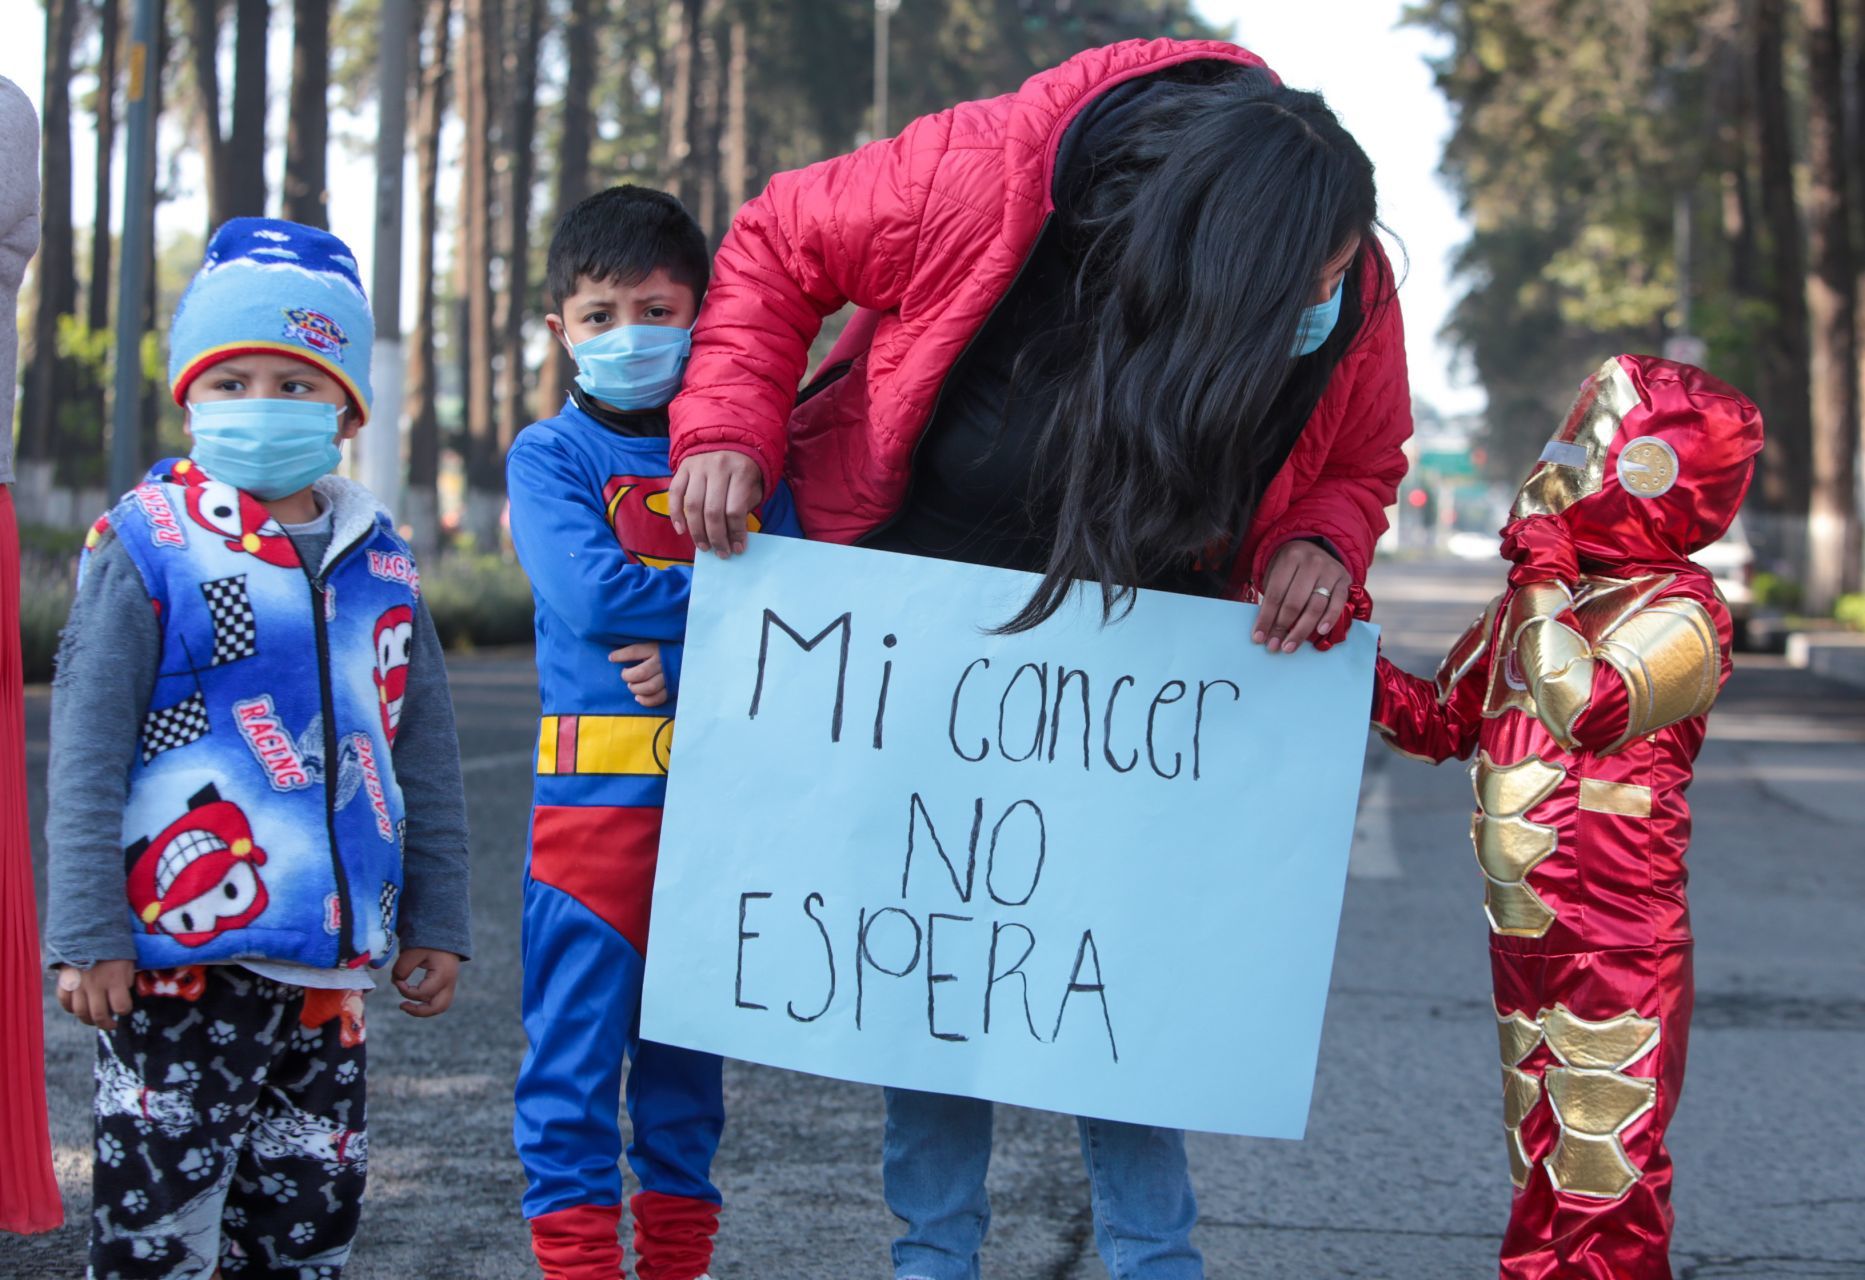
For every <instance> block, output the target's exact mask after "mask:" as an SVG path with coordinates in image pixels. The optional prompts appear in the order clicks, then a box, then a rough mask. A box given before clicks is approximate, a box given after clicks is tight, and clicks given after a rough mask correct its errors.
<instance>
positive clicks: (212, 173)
mask: <svg viewBox="0 0 1865 1280" xmlns="http://www.w3.org/2000/svg"><path fill="white" fill-rule="evenodd" d="M188 18H189V24H188V47H189V54H190V56H191V59H192V62H193V70H194V103H195V131H196V133H197V134H198V135H199V138H200V146H201V161H202V164H203V165H204V167H205V168H206V170H207V183H206V185H207V231H208V234H209V235H212V234H213V230H214V228H215V227H217V226H219V225H220V224H221V223H223V222H225V221H226V220H227V173H228V170H227V146H226V140H225V138H224V136H223V135H222V133H221V131H220V0H191V3H190V4H189V5H188Z"/></svg>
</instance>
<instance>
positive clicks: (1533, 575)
mask: <svg viewBox="0 0 1865 1280" xmlns="http://www.w3.org/2000/svg"><path fill="white" fill-rule="evenodd" d="M1502 558H1503V559H1504V560H1507V561H1509V562H1510V568H1509V585H1510V586H1512V587H1525V586H1527V585H1528V584H1529V583H1531V582H1565V583H1566V584H1567V585H1568V586H1570V587H1571V586H1573V584H1574V579H1576V578H1578V577H1579V576H1580V552H1579V551H1578V550H1577V549H1576V548H1575V547H1574V536H1573V535H1572V534H1571V533H1569V532H1567V526H1566V525H1564V524H1562V523H1561V522H1560V520H1558V519H1557V518H1555V517H1554V516H1529V517H1528V518H1527V519H1525V520H1512V521H1510V522H1509V524H1508V525H1506V526H1504V528H1503V531H1502Z"/></svg>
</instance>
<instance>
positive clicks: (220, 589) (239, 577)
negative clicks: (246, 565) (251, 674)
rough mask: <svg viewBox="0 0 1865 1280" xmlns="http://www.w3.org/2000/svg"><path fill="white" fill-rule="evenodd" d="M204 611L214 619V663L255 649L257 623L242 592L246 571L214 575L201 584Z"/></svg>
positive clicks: (233, 658) (235, 659)
mask: <svg viewBox="0 0 1865 1280" xmlns="http://www.w3.org/2000/svg"><path fill="white" fill-rule="evenodd" d="M201 594H202V595H203V596H205V597H207V611H208V613H209V614H211V615H212V616H213V619H214V665H215V666H216V667H218V666H223V665H225V664H226V663H229V662H238V661H239V660H240V659H241V658H250V657H252V656H253V655H254V654H255V653H257V652H259V646H258V644H257V643H256V639H257V635H258V626H257V623H256V621H255V619H254V617H253V602H252V600H251V598H250V597H249V596H247V594H246V575H245V574H243V573H240V574H235V575H234V576H233V577H231V578H215V579H214V580H213V581H212V582H203V583H202V584H201Z"/></svg>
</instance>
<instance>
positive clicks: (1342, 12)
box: [1197, 0, 1484, 413]
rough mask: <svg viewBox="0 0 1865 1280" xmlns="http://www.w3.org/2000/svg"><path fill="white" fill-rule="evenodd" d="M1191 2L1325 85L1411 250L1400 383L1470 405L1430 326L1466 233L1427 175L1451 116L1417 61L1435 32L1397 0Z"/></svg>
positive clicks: (1451, 406) (1387, 218) (1291, 71)
mask: <svg viewBox="0 0 1865 1280" xmlns="http://www.w3.org/2000/svg"><path fill="white" fill-rule="evenodd" d="M1197 7H1198V9H1199V11H1200V12H1201V13H1202V14H1203V15H1204V16H1205V17H1206V18H1208V19H1209V20H1211V21H1212V22H1214V23H1219V24H1224V23H1229V24H1231V25H1232V26H1233V27H1234V39H1235V40H1236V41H1237V43H1239V44H1241V45H1243V46H1244V47H1245V48H1247V49H1249V50H1250V51H1251V52H1253V53H1256V54H1257V55H1259V56H1260V57H1261V58H1262V59H1263V60H1264V61H1265V62H1267V63H1268V64H1269V65H1270V66H1271V67H1273V68H1274V69H1275V71H1276V73H1277V74H1278V75H1280V76H1281V77H1282V78H1283V80H1284V81H1285V82H1287V83H1288V84H1290V85H1292V86H1294V87H1296V88H1298V89H1314V90H1318V91H1319V92H1320V93H1322V94H1323V95H1325V96H1326V98H1327V100H1328V102H1329V104H1330V105H1331V106H1332V107H1333V108H1334V110H1335V112H1336V113H1337V114H1338V115H1339V116H1340V118H1341V123H1343V124H1345V125H1346V126H1347V129H1348V130H1349V131H1350V132H1351V133H1352V134H1353V135H1354V137H1355V138H1357V139H1358V140H1359V142H1360V145H1361V146H1362V147H1364V148H1365V149H1366V153H1367V155H1369V156H1370V157H1372V160H1373V165H1374V168H1375V170H1376V176H1377V180H1378V183H1379V204H1380V217H1381V219H1382V220H1383V221H1384V222H1385V223H1386V225H1387V226H1389V227H1391V228H1392V230H1393V232H1394V233H1395V234H1396V235H1397V236H1398V237H1399V239H1400V240H1401V241H1403V242H1404V246H1405V252H1406V254H1407V255H1408V256H1409V258H1410V261H1411V269H1410V273H1409V274H1408V275H1406V277H1405V280H1404V284H1403V287H1402V288H1401V289H1400V292H1399V297H1400V300H1401V303H1402V305H1403V307H1404V312H1405V328H1406V343H1405V345H1406V354H1407V358H1408V364H1409V365H1410V368H1411V376H1412V390H1413V391H1414V392H1415V393H1416V394H1417V395H1419V396H1420V397H1422V398H1423V399H1425V400H1428V401H1430V402H1431V403H1433V404H1435V405H1436V406H1437V407H1438V408H1439V409H1441V410H1443V411H1445V412H1446V413H1466V412H1474V411H1476V410H1479V409H1481V408H1482V406H1483V400H1484V397H1483V392H1482V389H1481V388H1480V387H1475V386H1471V385H1469V383H1468V380H1467V379H1466V378H1465V377H1463V376H1462V375H1461V374H1460V373H1459V371H1457V370H1456V369H1455V368H1454V367H1453V366H1454V360H1453V353H1452V352H1451V351H1450V349H1449V348H1448V347H1446V346H1444V345H1443V344H1442V343H1440V342H1439V341H1438V338H1437V334H1438V330H1439V329H1440V328H1442V327H1443V325H1444V320H1445V317H1446V316H1447V315H1448V314H1449V312H1450V308H1451V304H1452V302H1453V301H1454V299H1455V293H1454V292H1453V288H1452V283H1451V279H1450V273H1451V258H1452V255H1453V254H1454V253H1455V251H1456V249H1457V246H1458V245H1459V244H1461V243H1462V242H1463V240H1464V238H1465V237H1466V236H1467V235H1468V234H1469V226H1468V224H1467V223H1466V222H1465V220H1464V218H1463V215H1462V214H1461V213H1460V212H1459V211H1458V208H1457V202H1456V200H1455V199H1454V198H1453V197H1452V195H1451V194H1450V192H1449V190H1448V189H1447V188H1446V187H1445V186H1444V184H1443V183H1442V182H1441V181H1440V180H1439V178H1438V176H1437V168H1438V159H1439V157H1440V156H1441V155H1442V153H1443V149H1444V140H1445V138H1446V137H1448V136H1449V134H1450V128H1451V119H1450V112H1449V110H1448V108H1447V107H1446V106H1445V103H1444V99H1443V98H1442V97H1441V96H1440V95H1439V94H1438V91H1437V88H1436V86H1435V85H1433V84H1432V81H1431V71H1430V69H1429V68H1428V67H1427V66H1426V65H1425V58H1426V57H1427V56H1428V55H1431V54H1434V53H1436V52H1437V45H1438V41H1437V39H1436V38H1435V37H1433V36H1430V35H1428V34H1427V33H1425V32H1422V31H1417V30H1414V29H1411V28H1407V27H1399V26H1398V25H1397V24H1398V21H1399V15H1400V12H1401V10H1402V9H1403V8H1404V4H1403V0H1296V2H1294V3H1290V2H1289V0H1199V2H1198V6H1197ZM1390 247H1391V246H1390V245H1389V246H1388V248H1390ZM1397 256H1398V255H1397V254H1396V253H1395V254H1394V257H1395V259H1396V258H1397ZM1401 269H1402V270H1403V267H1401Z"/></svg>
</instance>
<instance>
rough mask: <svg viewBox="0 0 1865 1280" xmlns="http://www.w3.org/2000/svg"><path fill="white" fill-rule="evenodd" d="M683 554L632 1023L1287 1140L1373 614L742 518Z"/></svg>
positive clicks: (1301, 1112)
mask: <svg viewBox="0 0 1865 1280" xmlns="http://www.w3.org/2000/svg"><path fill="white" fill-rule="evenodd" d="M752 544H753V545H752V547H751V550H750V552H749V553H748V554H747V555H745V556H742V557H739V558H736V559H733V560H731V561H726V562H721V561H718V560H715V559H711V558H705V559H702V561H701V563H700V565H699V567H698V570H697V572H696V574H695V578H694V586H693V597H692V608H691V612H690V616H689V623H688V638H687V649H686V662H685V674H684V677H683V681H682V687H681V689H680V705H679V712H678V729H677V731H676V745H675V748H674V762H673V771H672V776H671V778H670V780H669V790H668V797H667V820H666V827H665V831H664V834H663V837H662V845H661V853H660V869H659V874H658V877H657V879H656V881H655V888H654V915H653V926H652V939H651V943H650V946H649V949H648V967H647V989H646V993H645V997H644V1005H643V1014H642V1031H643V1034H644V1035H645V1036H647V1037H648V1038H649V1039H653V1040H659V1041H664V1042H668V1043H673V1044H678V1045H684V1046H688V1047H690V1048H695V1049H703V1050H708V1051H711V1052H714V1053H719V1054H724V1055H726V1056H729V1057H734V1058H742V1059H746V1060H749V1061H752V1062H761V1063H767V1064H770V1065H773V1066H779V1067H787V1068H791V1069H794V1070H799V1071H809V1072H815V1073H817V1074H820V1075H826V1076H834V1077H838V1078H842V1079H848V1080H858V1081H866V1082H870V1083H876V1084H889V1085H898V1086H903V1087H907V1088H913V1089H925V1090H933V1091H937V1092H942V1093H956V1094H966V1095H971V1096H975V1097H980V1098H989V1099H993V1100H996V1101H1001V1102H1010V1103H1018V1104H1022V1105H1025V1106H1033V1107H1041V1108H1046V1109H1049V1110H1054V1111H1063V1112H1069V1113H1073V1114H1081V1115H1093V1116H1099V1117H1104V1118H1108V1119H1116V1120H1129V1121H1136V1122H1142V1123H1149V1124H1159V1125H1170V1126H1175V1127H1179V1128H1186V1129H1204V1130H1212V1131H1216V1132H1221V1133H1243V1134H1254V1135H1259V1136H1264V1137H1285V1138H1297V1137H1300V1136H1301V1135H1302V1132H1303V1129H1304V1127H1305V1125H1306V1123H1307V1114H1308V1102H1309V1094H1310V1091H1311V1089H1312V1086H1313V1083H1314V1070H1315V1057H1316V1053H1317V1050H1318V1046H1319V1041H1320V1034H1321V1018H1322V1012H1323V1008H1324V1005H1325V1002H1326V997H1327V987H1328V974H1329V969H1330V967H1331V965H1332V962H1333V954H1334V938H1335V932H1336V929H1337V927H1338V924H1339V920H1340V904H1341V892H1342V887H1343V884H1344V880H1345V876H1346V868H1347V852H1348V846H1349V844H1350V842H1351V840H1352V835H1353V825H1354V807H1355V802H1356V797H1357V795H1358V790H1359V779H1360V766H1361V760H1362V755H1363V751H1364V744H1365V739H1366V724H1367V707H1368V705H1369V700H1370V690H1371V681H1372V666H1373V656H1374V648H1375V637H1376V632H1375V631H1374V629H1373V628H1371V627H1367V626H1363V625H1356V626H1355V627H1354V628H1353V633H1352V634H1351V635H1350V636H1349V637H1348V639H1347V641H1346V642H1345V643H1344V644H1342V645H1341V646H1339V647H1337V648H1335V649H1333V650H1331V651H1330V652H1327V653H1317V652H1314V651H1313V650H1311V649H1307V648H1304V649H1303V650H1302V651H1301V652H1299V653H1296V654H1277V655H1273V656H1272V655H1269V654H1266V653H1265V652H1264V651H1263V650H1262V649H1261V648H1259V647H1257V646H1255V645H1252V644H1250V643H1249V632H1250V626H1251V622H1252V620H1253V617H1254V609H1253V607H1252V606H1248V605H1238V604H1232V603H1228V602H1224V601H1216V600H1201V599H1194V598H1191V597H1186V596H1175V595H1168V594H1165V593H1161V592H1143V593H1141V596H1140V599H1139V602H1138V604H1137V605H1136V607H1135V608H1134V610H1133V612H1132V613H1131V614H1130V615H1128V616H1127V617H1125V618H1124V619H1122V620H1120V621H1118V622H1116V623H1115V624H1113V625H1111V626H1106V627H1104V626H1102V625H1101V621H1100V616H1099V611H1098V609H1095V608H1090V607H1088V606H1086V605H1082V604H1079V603H1077V604H1071V605H1070V606H1068V607H1066V608H1065V609H1064V610H1063V611H1062V613H1061V614H1059V615H1058V616H1057V617H1056V618H1054V619H1052V620H1051V621H1049V622H1047V623H1045V624H1044V625H1043V626H1041V627H1039V628H1036V629H1035V630H1033V631H1030V632H1026V633H1022V634H1019V635H1013V636H1000V635H994V634H991V633H990V632H991V629H992V628H993V627H995V626H997V625H999V624H1001V623H1002V622H1003V621H1004V620H1005V619H1007V618H1009V617H1010V616H1011V615H1012V614H1013V613H1014V612H1015V611H1016V609H1017V607H1018V606H1020V605H1021V603H1022V602H1023V600H1024V599H1026V598H1027V596H1028V593H1029V590H1030V588H1031V586H1032V584H1033V582H1034V579H1032V578H1030V577H1028V576H1027V575H1024V574H1019V573H1011V572H1006V571H1002V570H996V569H984V568H976V567H973V566H967V565H958V564H948V563H944V562H940V561H933V560H920V559H913V558H909V557H904V556H897V555H890V554H887V553H883V552H877V551H867V550H860V549H854V548H848V547H838V546H830V545H825V544H821V543H809V542H796V541H787V540H783V539H771V538H754V539H753V540H752Z"/></svg>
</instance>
